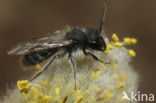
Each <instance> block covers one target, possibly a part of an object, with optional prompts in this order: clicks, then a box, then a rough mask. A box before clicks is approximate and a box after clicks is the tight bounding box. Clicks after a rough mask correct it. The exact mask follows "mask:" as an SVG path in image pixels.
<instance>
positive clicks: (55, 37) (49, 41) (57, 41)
mask: <svg viewBox="0 0 156 103" xmlns="http://www.w3.org/2000/svg"><path fill="white" fill-rule="evenodd" d="M69 45H72V40H65V35H62V34H59V33H58V32H57V33H55V34H52V35H48V36H46V37H42V38H39V39H32V40H30V41H28V42H25V43H21V44H18V45H17V46H15V47H14V48H12V49H11V50H10V51H9V52H8V54H9V55H23V54H28V53H32V52H38V51H41V50H46V49H52V48H62V47H65V46H69Z"/></svg>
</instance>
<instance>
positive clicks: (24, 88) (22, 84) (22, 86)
mask: <svg viewBox="0 0 156 103" xmlns="http://www.w3.org/2000/svg"><path fill="white" fill-rule="evenodd" d="M17 87H18V90H19V92H21V93H28V92H29V90H30V84H29V82H28V81H27V80H22V81H17Z"/></svg>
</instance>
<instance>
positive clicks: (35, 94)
mask: <svg viewBox="0 0 156 103" xmlns="http://www.w3.org/2000/svg"><path fill="white" fill-rule="evenodd" d="M30 92H31V95H32V96H33V97H36V96H39V95H40V91H39V90H38V89H36V88H34V87H31V88H30Z"/></svg>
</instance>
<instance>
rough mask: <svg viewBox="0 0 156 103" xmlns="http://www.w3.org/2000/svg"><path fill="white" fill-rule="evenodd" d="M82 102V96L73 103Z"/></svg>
mask: <svg viewBox="0 0 156 103" xmlns="http://www.w3.org/2000/svg"><path fill="white" fill-rule="evenodd" d="M82 100H83V96H79V97H78V98H77V99H76V101H75V102H74V103H80V102H81V101H82Z"/></svg>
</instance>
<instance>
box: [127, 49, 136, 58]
mask: <svg viewBox="0 0 156 103" xmlns="http://www.w3.org/2000/svg"><path fill="white" fill-rule="evenodd" d="M128 52H129V55H130V56H131V57H136V53H135V51H134V50H132V49H130V50H129V51H128Z"/></svg>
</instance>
